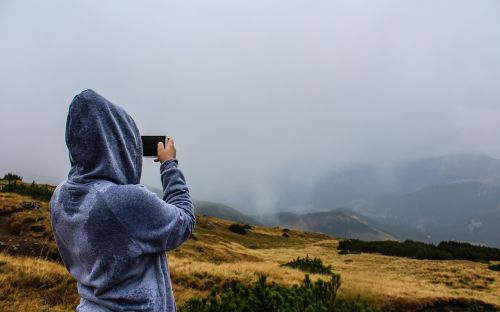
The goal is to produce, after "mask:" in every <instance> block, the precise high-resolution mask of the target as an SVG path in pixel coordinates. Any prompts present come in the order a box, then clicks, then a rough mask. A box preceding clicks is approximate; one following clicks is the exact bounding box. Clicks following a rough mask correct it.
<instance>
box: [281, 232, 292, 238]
mask: <svg viewBox="0 0 500 312" xmlns="http://www.w3.org/2000/svg"><path fill="white" fill-rule="evenodd" d="M281 236H283V237H290V235H289V234H288V233H287V232H284V233H283V234H281Z"/></svg>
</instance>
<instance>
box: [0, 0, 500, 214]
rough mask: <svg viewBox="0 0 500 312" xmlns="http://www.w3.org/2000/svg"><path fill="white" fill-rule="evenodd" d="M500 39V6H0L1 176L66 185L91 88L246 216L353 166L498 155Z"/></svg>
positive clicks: (201, 185)
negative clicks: (77, 101) (71, 129)
mask: <svg viewBox="0 0 500 312" xmlns="http://www.w3.org/2000/svg"><path fill="white" fill-rule="evenodd" d="M499 38H500V3H499V2H498V1H457V0H449V1H433V0H428V1H422V0H418V1H416V0H415V1H370V0H366V1H333V0H328V1H327V0H324V1H323V0H318V1H306V0H303V1H284V0H265V1H262V0H252V1H223V0H214V1H140V2H138V1H94V0H92V1H88V0H87V1H62V0H59V1H14V0H12V1H9V0H2V1H0V47H1V48H0V107H1V110H0V142H1V147H2V152H1V153H0V173H1V174H4V173H6V172H14V173H18V174H20V175H22V176H23V177H25V179H28V180H30V179H36V180H37V181H41V182H50V183H59V182H60V181H62V180H64V179H65V177H66V175H67V172H68V170H69V160H68V152H67V149H66V146H65V142H64V129H65V122H66V114H67V109H68V105H69V103H70V102H71V100H72V98H73V96H74V95H75V94H77V93H79V92H80V91H82V90H84V89H88V88H91V89H94V90H96V91H97V92H99V93H101V94H102V95H104V96H105V97H107V98H108V99H110V100H111V101H112V102H114V103H116V104H118V105H121V106H122V107H124V108H125V109H126V110H127V111H128V112H129V113H130V114H131V115H132V117H133V118H134V119H135V121H136V123H137V124H138V126H139V128H140V130H141V132H142V133H143V134H164V133H165V134H168V135H171V136H173V137H174V138H175V142H176V145H177V150H178V158H179V161H180V167H181V168H182V170H183V171H184V173H185V175H186V178H187V181H188V184H189V186H190V189H191V192H192V194H193V196H194V197H195V198H199V199H204V200H211V201H219V202H224V203H226V204H230V205H234V206H236V208H239V209H242V210H245V212H247V213H250V214H255V213H259V212H268V211H271V210H273V209H278V208H279V207H277V206H276V205H277V203H278V202H279V201H280V196H282V195H280V194H282V192H281V191H278V190H283V189H286V188H287V183H290V185H294V187H297V185H309V186H310V185H314V183H315V181H317V180H318V179H320V178H321V177H322V175H324V174H325V173H327V172H329V171H331V170H333V169H335V168H340V167H343V166H347V165H350V164H353V163H376V164H391V163H394V162H398V161H402V160H407V159H417V158H421V157H428V156H437V155H447V154H459V153H477V154H487V155H490V156H493V157H500V140H499V135H498V134H499V133H500V131H499V130H500V123H499V122H498V119H499V116H500V88H499V82H500V58H499V55H500V40H498V39H499ZM142 183H144V184H146V185H149V186H153V187H159V186H160V182H159V173H158V165H157V164H156V163H153V161H152V159H145V161H144V167H143V177H142ZM297 192H300V189H299V190H297Z"/></svg>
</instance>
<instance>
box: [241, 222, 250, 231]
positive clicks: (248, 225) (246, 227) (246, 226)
mask: <svg viewBox="0 0 500 312" xmlns="http://www.w3.org/2000/svg"><path fill="white" fill-rule="evenodd" d="M243 227H244V228H245V229H247V230H251V229H252V226H251V225H250V224H248V223H247V224H245V225H244V226H243Z"/></svg>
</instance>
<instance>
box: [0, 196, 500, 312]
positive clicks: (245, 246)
mask: <svg viewBox="0 0 500 312" xmlns="http://www.w3.org/2000/svg"><path fill="white" fill-rule="evenodd" d="M23 202H35V203H39V204H40V206H41V208H40V209H39V210H36V211H32V209H31V208H28V207H27V205H26V204H24V206H26V207H23V204H22V203H23ZM0 203H1V206H0V207H1V211H0V218H1V220H2V222H3V223H2V227H1V228H2V229H5V228H7V226H8V228H11V225H10V224H11V223H12V222H18V221H17V220H20V221H22V220H23V219H22V218H28V217H32V215H33V214H36V216H37V217H36V218H34V217H33V218H34V219H35V222H34V223H32V224H31V223H29V222H27V223H26V224H24V223H23V222H20V223H21V224H22V225H21V230H16V231H14V232H7V231H3V232H2V233H1V235H0V241H1V243H2V245H1V246H4V248H3V251H2V252H1V253H0V285H1V286H0V298H1V299H2V300H0V310H1V311H6V312H8V311H43V310H50V311H74V307H75V305H76V304H77V300H78V297H77V295H76V290H75V288H74V287H75V285H74V282H73V281H72V279H71V277H70V276H69V275H68V273H67V272H66V270H65V268H64V267H63V266H62V265H61V264H60V262H58V261H57V258H56V259H55V260H53V261H47V260H40V259H39V255H35V254H34V253H32V252H31V249H32V248H34V246H37V245H39V244H42V245H43V244H45V245H43V246H47V247H44V248H45V249H43V250H48V249H49V247H48V246H51V244H52V243H53V240H52V236H51V230H50V222H49V223H47V221H49V220H48V209H47V208H48V207H47V203H46V202H37V201H35V200H33V199H32V198H31V197H29V196H26V195H19V194H13V193H3V192H0ZM30 220H31V219H30ZM33 224H35V225H44V227H35V228H36V229H37V230H36V231H33V228H32V227H31V225H33ZM231 224H232V222H231V221H227V220H222V219H218V218H212V217H204V216H201V215H197V225H196V228H195V232H194V235H193V236H192V237H191V239H189V240H188V241H186V243H185V244H183V245H182V246H181V247H180V248H178V249H176V250H173V251H171V252H169V253H168V254H167V256H168V260H169V265H170V269H171V277H172V281H173V286H174V294H175V298H176V300H177V302H178V304H179V305H182V304H183V303H184V302H186V301H187V300H188V299H190V298H192V297H194V296H201V297H204V296H206V295H208V294H209V292H210V289H211V288H212V287H213V286H217V285H218V286H220V287H224V285H226V284H227V282H228V279H237V280H239V281H241V282H242V283H244V284H245V285H249V284H250V283H253V282H255V281H256V280H257V279H258V278H259V275H261V274H264V275H266V276H268V280H269V281H274V282H276V283H278V284H280V285H284V286H291V285H293V284H298V283H301V282H302V280H303V279H304V272H301V271H299V270H296V269H291V268H287V267H282V266H281V264H284V263H286V262H289V261H291V260H292V259H295V258H297V257H305V256H306V255H309V256H310V257H319V258H321V259H322V260H323V262H324V263H325V264H326V265H331V266H332V267H333V271H334V272H335V273H336V274H340V276H341V282H342V286H341V288H340V296H341V297H345V298H355V297H357V296H358V295H361V296H362V298H363V300H368V301H369V302H371V303H373V304H377V305H380V306H382V307H392V308H397V309H399V310H402V311H405V310H408V311H418V310H422V309H424V307H427V309H428V310H427V311H438V309H437V308H439V307H440V308H442V307H443V306H447V307H459V306H463V305H468V304H469V303H471V302H475V303H474V304H475V305H477V306H478V307H483V308H484V309H483V310H478V311H491V307H489V308H488V306H487V305H486V304H485V303H489V304H495V305H497V306H500V276H499V275H498V272H495V271H492V270H489V269H488V265H487V264H483V263H478V262H471V261H452V260H447V261H431V260H414V259H407V258H398V257H389V256H383V255H379V254H364V253H361V254H346V255H341V254H339V250H338V244H339V241H338V239H336V238H334V237H331V236H328V235H326V234H321V233H314V232H303V231H297V230H286V229H283V228H278V227H273V228H270V227H264V226H256V225H252V228H251V229H249V230H247V233H246V234H245V235H241V234H236V233H233V232H231V231H229V229H228V228H229V225H231ZM284 233H286V234H287V235H284ZM5 246H7V247H8V248H5ZM14 247H16V248H14ZM13 254H17V255H18V256H13ZM23 254H26V255H28V256H27V257H25V256H20V255H23ZM41 255H42V258H46V257H47V256H48V257H49V258H50V257H51V256H50V253H41ZM324 278H325V277H324V276H322V275H316V274H312V275H311V279H312V280H313V281H314V280H317V279H324ZM432 305H434V306H435V307H436V309H434V310H433V308H430V306H432ZM488 309H489V310H488Z"/></svg>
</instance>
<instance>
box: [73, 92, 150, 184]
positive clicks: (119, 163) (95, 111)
mask: <svg viewBox="0 0 500 312" xmlns="http://www.w3.org/2000/svg"><path fill="white" fill-rule="evenodd" d="M66 145H67V146H68V150H69V158H70V162H71V170H70V171H69V174H68V180H69V181H71V182H75V183H87V182H92V180H108V181H111V182H113V183H116V184H138V183H139V182H140V178H141V172H142V142H141V136H140V134H139V130H138V129H137V126H136V124H135V122H134V120H133V119H132V117H130V116H129V115H128V114H127V112H126V111H125V110H124V109H123V108H121V107H119V106H118V105H115V104H113V103H111V102H110V101H108V100H106V99H105V98H104V97H103V96H101V95H100V94H98V93H97V92H95V91H93V90H85V91H83V92H81V93H80V94H78V95H77V96H75V98H74V99H73V101H72V102H71V105H70V107H69V112H68V119H67V121H66Z"/></svg>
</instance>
